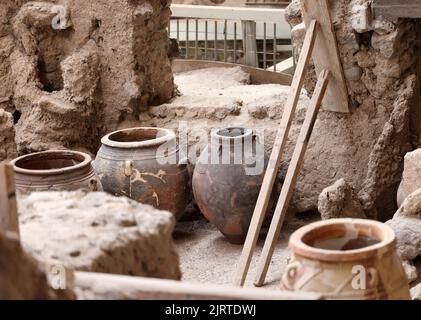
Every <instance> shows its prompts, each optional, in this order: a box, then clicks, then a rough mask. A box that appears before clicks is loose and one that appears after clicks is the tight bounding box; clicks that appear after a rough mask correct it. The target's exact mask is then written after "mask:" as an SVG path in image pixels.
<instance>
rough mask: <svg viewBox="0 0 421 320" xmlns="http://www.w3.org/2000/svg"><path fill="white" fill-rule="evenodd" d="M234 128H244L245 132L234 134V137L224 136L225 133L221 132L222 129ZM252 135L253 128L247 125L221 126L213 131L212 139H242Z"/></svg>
mask: <svg viewBox="0 0 421 320" xmlns="http://www.w3.org/2000/svg"><path fill="white" fill-rule="evenodd" d="M232 129H240V130H243V132H244V133H243V134H242V135H239V136H234V137H229V136H223V135H220V134H219V133H220V132H221V131H222V130H232ZM251 135H253V129H250V128H245V127H241V126H232V127H224V128H219V129H217V130H214V131H212V133H211V136H212V139H213V140H217V141H219V140H222V141H235V140H242V139H244V138H247V137H250V136H251Z"/></svg>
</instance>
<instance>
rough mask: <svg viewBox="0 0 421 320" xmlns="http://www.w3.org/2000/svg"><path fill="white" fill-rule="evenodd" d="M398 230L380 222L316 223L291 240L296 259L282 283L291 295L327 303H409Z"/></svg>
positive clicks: (295, 234) (293, 236) (357, 220)
mask: <svg viewBox="0 0 421 320" xmlns="http://www.w3.org/2000/svg"><path fill="white" fill-rule="evenodd" d="M395 246H396V238H395V234H394V232H393V230H392V229H391V228H390V227H389V226H387V225H385V224H382V223H380V222H377V221H371V220H361V219H333V220H328V221H322V222H316V223H313V224H310V225H308V226H305V227H303V228H301V229H299V230H298V231H296V232H295V233H294V234H293V235H292V236H291V238H290V248H291V249H292V250H293V257H292V259H291V262H290V263H289V265H288V267H287V270H286V272H285V274H284V276H283V278H282V285H281V286H282V287H283V289H286V290H291V291H302V292H317V293H321V294H322V295H323V296H325V297H326V298H328V299H358V300H374V299H379V300H383V299H393V300H394V299H410V295H409V287H408V280H407V278H406V275H405V271H404V269H403V267H402V262H401V260H400V258H399V256H398V254H397V252H396V248H395Z"/></svg>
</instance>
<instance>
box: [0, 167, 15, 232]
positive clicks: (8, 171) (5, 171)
mask: <svg viewBox="0 0 421 320" xmlns="http://www.w3.org/2000/svg"><path fill="white" fill-rule="evenodd" d="M0 232H4V233H6V232H13V233H16V234H18V235H19V220H18V209H17V204H16V187H15V173H14V171H13V167H12V166H11V165H6V164H3V165H0Z"/></svg>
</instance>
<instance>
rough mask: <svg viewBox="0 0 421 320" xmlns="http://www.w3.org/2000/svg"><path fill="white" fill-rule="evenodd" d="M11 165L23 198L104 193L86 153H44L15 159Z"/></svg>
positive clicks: (52, 151)
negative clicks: (76, 192)
mask: <svg viewBox="0 0 421 320" xmlns="http://www.w3.org/2000/svg"><path fill="white" fill-rule="evenodd" d="M11 164H12V165H13V167H14V171H15V179H16V189H17V190H18V192H19V193H21V194H27V193H31V192H34V191H73V190H78V189H84V190H87V191H97V190H98V189H101V187H100V185H99V184H98V181H97V179H96V177H95V173H94V169H93V167H92V158H91V157H90V156H89V155H88V154H86V153H83V152H77V151H68V150H51V151H44V152H38V153H32V154H28V155H25V156H22V157H19V158H16V159H15V160H13V161H12V162H11Z"/></svg>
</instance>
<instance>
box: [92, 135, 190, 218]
mask: <svg viewBox="0 0 421 320" xmlns="http://www.w3.org/2000/svg"><path fill="white" fill-rule="evenodd" d="M95 171H96V173H97V175H98V177H99V179H100V181H101V184H102V186H103V189H104V191H105V192H108V193H110V194H113V195H116V196H127V197H129V198H131V199H134V200H136V201H138V202H140V203H144V204H149V205H152V206H154V207H155V208H157V209H161V210H168V211H170V212H172V213H173V214H174V216H175V217H176V219H179V218H180V217H181V216H182V215H183V213H184V210H185V208H186V206H187V200H188V180H189V176H188V171H187V163H186V162H184V163H179V159H178V150H177V145H176V139H175V134H174V132H172V131H170V130H167V129H161V128H131V129H125V130H120V131H116V132H113V133H110V134H108V135H106V136H105V137H103V138H102V146H101V148H100V150H99V151H98V154H97V157H96V159H95Z"/></svg>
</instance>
